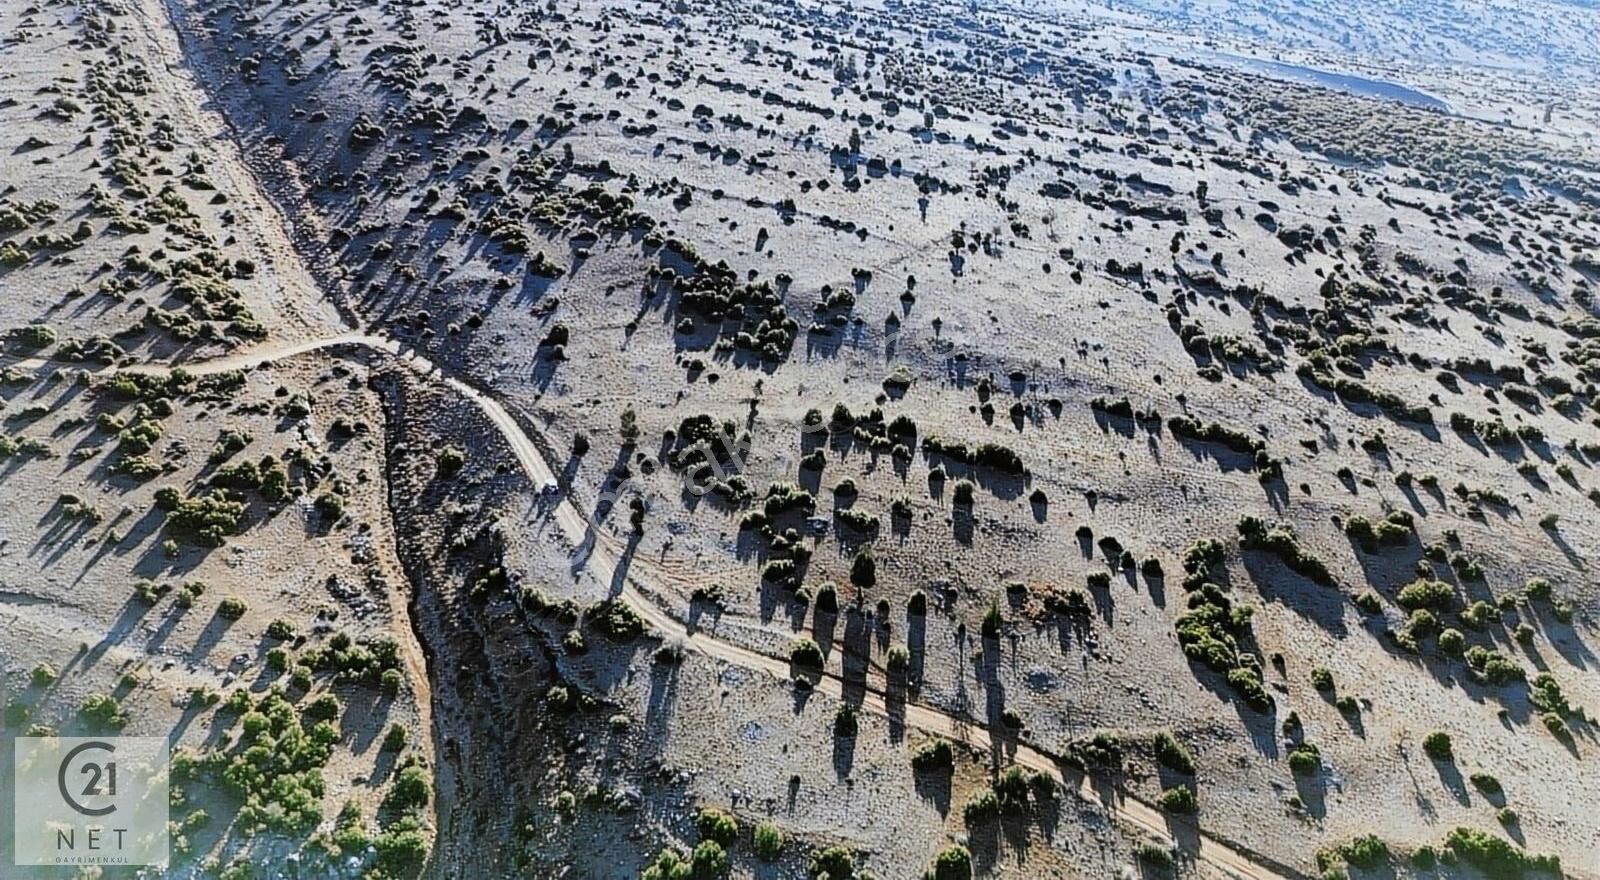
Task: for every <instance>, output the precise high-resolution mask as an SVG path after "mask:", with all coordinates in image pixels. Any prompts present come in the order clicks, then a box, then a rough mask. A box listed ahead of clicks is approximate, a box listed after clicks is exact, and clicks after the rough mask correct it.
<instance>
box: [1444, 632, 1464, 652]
mask: <svg viewBox="0 0 1600 880" xmlns="http://www.w3.org/2000/svg"><path fill="white" fill-rule="evenodd" d="M1466 649H1467V637H1466V636H1464V635H1462V634H1461V630H1459V629H1446V630H1443V631H1442V632H1440V633H1439V653H1441V654H1444V655H1445V656H1446V657H1460V656H1461V655H1462V654H1463V653H1464V652H1465V651H1466Z"/></svg>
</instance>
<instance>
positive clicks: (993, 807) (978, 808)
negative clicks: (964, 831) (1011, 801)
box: [961, 788, 1000, 827]
mask: <svg viewBox="0 0 1600 880" xmlns="http://www.w3.org/2000/svg"><path fill="white" fill-rule="evenodd" d="M999 815H1000V798H999V796H998V795H996V794H995V793H994V789H992V788H986V789H984V790H983V791H980V792H978V793H977V794H976V795H973V797H972V799H971V800H969V801H967V804H966V806H964V807H962V808H961V817H962V818H963V819H965V820H966V823H967V825H968V827H971V826H975V825H982V824H985V823H987V822H992V821H994V820H995V819H996V818H997V817H999Z"/></svg>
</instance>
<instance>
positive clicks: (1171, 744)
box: [1155, 731, 1195, 776]
mask: <svg viewBox="0 0 1600 880" xmlns="http://www.w3.org/2000/svg"><path fill="white" fill-rule="evenodd" d="M1155 749H1156V760H1157V761H1160V762H1161V766H1163V767H1166V768H1167V769H1169V770H1175V771H1177V772H1179V773H1185V774H1188V775H1191V776H1192V775H1194V770H1195V767H1194V756H1193V755H1191V754H1190V753H1189V750H1188V749H1186V748H1184V746H1183V743H1181V742H1178V738H1177V737H1175V736H1173V735H1172V734H1170V733H1167V732H1165V731H1163V732H1161V733H1158V734H1156V741H1155Z"/></svg>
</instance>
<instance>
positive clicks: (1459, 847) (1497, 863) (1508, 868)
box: [1445, 828, 1561, 877]
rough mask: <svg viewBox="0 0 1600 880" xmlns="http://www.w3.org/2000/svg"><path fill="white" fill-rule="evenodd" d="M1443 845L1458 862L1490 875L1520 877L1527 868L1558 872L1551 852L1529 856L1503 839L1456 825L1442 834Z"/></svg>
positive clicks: (1559, 868) (1557, 859) (1558, 867)
mask: <svg viewBox="0 0 1600 880" xmlns="http://www.w3.org/2000/svg"><path fill="white" fill-rule="evenodd" d="M1445 846H1446V847H1447V848H1448V849H1449V850H1450V851H1451V852H1453V853H1455V855H1456V857H1457V858H1459V859H1460V860H1461V861H1463V862H1466V863H1467V864H1469V865H1471V866H1473V867H1474V868H1477V869H1478V870H1480V871H1482V872H1483V873H1484V874H1486V875H1488V876H1490V877H1521V876H1523V875H1524V874H1526V873H1528V872H1530V871H1542V872H1546V873H1550V874H1555V875H1558V876H1559V875H1560V873H1561V860H1560V859H1559V858H1558V857H1556V856H1553V855H1543V856H1541V855H1530V854H1528V853H1524V852H1523V851H1521V850H1519V849H1517V848H1516V847H1515V846H1513V845H1512V844H1511V842H1510V841H1507V840H1506V839H1504V838H1501V837H1496V836H1495V835H1493V834H1490V833H1489V832H1487V831H1478V830H1474V829H1471V828H1456V829H1454V830H1452V831H1451V832H1450V833H1449V834H1448V835H1446V836H1445Z"/></svg>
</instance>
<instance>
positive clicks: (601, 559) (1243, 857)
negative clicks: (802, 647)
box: [12, 332, 1304, 880]
mask: <svg viewBox="0 0 1600 880" xmlns="http://www.w3.org/2000/svg"><path fill="white" fill-rule="evenodd" d="M341 348H347V349H366V350H369V351H374V352H378V353H381V354H384V355H388V356H392V357H393V358H395V359H396V360H397V361H398V362H400V363H402V364H405V365H406V366H408V367H410V368H411V369H412V370H413V371H415V372H416V373H417V374H418V375H420V376H421V377H422V378H424V379H426V380H428V381H433V382H440V383H443V384H444V385H446V386H448V387H450V388H452V389H454V390H456V391H457V392H459V393H461V394H462V395H464V396H466V397H467V398H468V399H469V400H471V401H472V402H473V403H474V405H476V406H477V407H478V408H479V409H480V410H481V411H482V412H483V414H484V415H485V416H487V417H488V418H489V420H490V421H491V422H493V423H494V425H495V427H496V428H497V429H498V430H499V431H500V433H501V435H502V436H504V437H505V439H506V442H507V444H509V446H510V447H511V451H512V452H513V454H515V455H516V457H517V462H518V464H519V465H520V466H521V468H522V471H523V473H524V474H526V475H527V477H528V479H529V480H531V481H532V482H533V484H534V485H535V486H541V485H544V484H545V483H546V482H547V481H555V480H556V475H555V472H554V470H552V468H551V467H550V464H549V462H547V461H546V460H545V458H544V456H543V455H542V454H541V453H540V452H539V448H538V446H536V445H535V444H534V442H533V440H532V439H531V438H529V436H528V434H527V433H526V431H525V430H524V429H523V427H522V426H521V425H520V424H519V423H518V422H517V420H516V419H515V418H513V417H512V415H511V414H510V413H509V412H507V411H506V409H505V407H503V406H501V405H500V403H498V402H497V401H495V400H494V399H493V398H492V397H490V396H488V395H486V394H484V393H483V392H482V391H479V390H478V389H477V388H474V387H473V386H471V385H469V384H467V383H466V382H463V381H461V380H460V379H457V378H455V377H453V376H449V375H446V374H445V373H444V372H443V371H442V370H440V368H439V367H438V366H437V365H435V364H434V363H433V362H432V361H430V360H429V359H428V358H426V357H424V356H423V355H421V354H419V353H417V352H416V351H414V350H412V349H408V348H406V347H405V346H403V345H401V344H400V343H399V342H397V341H395V340H394V339H391V338H389V337H387V336H382V335H376V334H371V333H360V332H348V333H340V334H336V335H333V336H326V337H323V338H320V339H307V340H301V341H286V342H282V343H277V344H269V345H265V346H262V347H260V348H256V349H252V350H250V351H246V352H240V353H235V354H229V355H224V356H222V357H217V358H212V359H209V360H204V361H196V362H192V363H185V364H172V365H168V364H155V363H146V364H138V365H133V366H129V367H126V368H123V369H122V371H123V372H128V373H138V374H144V375H158V376H159V375H168V374H171V373H172V372H173V371H175V370H179V369H182V370H184V371H185V372H187V373H189V374H190V375H193V376H205V375H212V374H216V373H224V372H228V371H230V370H252V369H255V368H257V367H261V366H264V365H267V364H270V363H272V362H274V361H279V360H284V359H286V358H291V357H295V356H298V355H305V354H311V353H314V352H327V351H329V350H337V349H341ZM49 363H50V362H49V361H47V360H44V359H39V358H35V359H29V360H22V361H14V362H13V364H12V365H13V366H16V367H19V368H22V369H25V370H37V369H41V368H44V367H46V366H48V365H49ZM103 372H104V373H110V372H114V370H112V369H107V370H105V371H103ZM550 514H551V515H552V516H553V517H554V519H555V522H556V524H557V525H558V526H559V527H560V528H561V530H562V533H563V534H564V535H565V536H566V537H567V540H568V541H569V542H570V543H571V544H572V546H573V547H575V548H579V549H580V550H581V549H582V548H584V546H585V544H586V542H587V543H588V545H589V556H588V558H587V560H586V561H585V563H584V564H585V565H586V566H587V567H589V568H590V569H591V573H592V574H593V575H595V576H596V577H598V578H600V579H601V581H602V582H603V583H615V582H616V580H617V569H618V566H619V561H618V560H619V558H620V552H619V544H620V542H619V541H618V540H617V539H616V538H615V537H613V536H612V535H610V534H609V533H607V532H606V531H605V530H603V529H591V528H590V524H589V520H588V518H587V517H585V516H584V514H583V513H582V512H581V511H579V510H578V508H577V507H576V506H575V505H574V504H573V503H572V501H571V500H570V499H569V498H566V497H563V498H562V499H561V500H560V501H559V502H558V503H557V504H556V505H554V507H553V508H552V509H551V511H550ZM634 567H641V568H644V569H647V570H648V569H651V568H653V567H654V563H652V562H651V561H649V560H644V559H635V560H633V561H632V562H631V564H630V566H629V569H628V571H627V572H625V574H624V577H623V578H622V587H621V591H620V596H621V598H622V599H623V600H624V601H626V602H627V603H628V605H629V606H631V607H632V608H633V609H634V611H636V612H637V613H638V614H639V616H640V617H642V618H643V619H644V620H645V621H647V622H648V623H649V624H650V626H651V627H652V628H653V629H654V630H655V631H656V633H657V634H659V635H660V636H662V637H663V638H666V639H670V640H675V641H677V642H678V643H680V644H682V645H683V646H685V647H686V648H689V649H692V650H695V651H699V652H700V653H702V654H705V655H706V656H708V657H712V658H714V659H716V660H719V661H722V662H724V663H728V664H731V665H734V666H740V667H744V668H747V669H755V670H761V671H763V672H766V673H768V674H770V675H772V676H774V677H776V678H780V679H783V678H789V677H791V676H792V675H793V673H794V670H793V669H791V667H790V665H789V662H788V661H787V660H786V659H780V658H777V657H772V656H770V655H767V654H763V653H760V652H758V651H753V650H750V649H749V648H746V647H744V646H742V645H737V644H734V643H731V642H727V641H724V640H722V639H719V638H717V637H716V636H715V635H711V634H708V633H706V632H705V631H703V630H698V629H695V630H691V629H690V628H689V627H687V626H685V624H684V623H683V621H682V620H681V619H680V618H679V617H678V616H677V615H675V614H674V613H672V612H671V611H670V610H668V609H667V608H664V607H663V606H662V605H661V604H660V603H659V602H657V601H656V600H655V599H653V598H651V597H650V596H647V595H646V594H645V593H644V592H642V591H641V590H640V588H639V586H638V583H637V582H636V580H635V576H634V574H633V573H632V570H633V568H634ZM838 665H839V664H838V662H837V661H830V665H829V668H828V669H827V670H825V671H824V672H823V673H822V674H821V675H820V676H818V677H816V678H815V685H814V687H815V690H817V691H820V692H822V693H825V694H827V695H829V696H831V697H834V698H836V699H842V698H843V696H844V687H845V684H844V680H843V679H842V678H841V677H840V673H839V671H838ZM856 690H857V691H859V690H860V688H859V685H858V686H857V687H856ZM861 708H862V709H863V710H865V711H869V712H873V713H875V714H877V715H881V716H884V717H888V716H889V715H890V714H891V707H890V705H889V702H888V700H887V698H886V696H885V694H884V692H883V691H882V690H880V689H875V688H873V687H868V688H867V689H866V691H865V694H864V695H863V696H862V703H861ZM893 711H894V712H896V713H900V714H902V715H903V720H904V722H905V724H906V725H907V726H910V727H915V728H917V729H919V730H922V731H925V732H927V733H930V734H934V735H937V736H941V737H945V738H947V739H950V740H952V741H954V742H959V743H963V744H965V745H967V746H969V747H970V748H973V749H976V750H978V751H980V752H986V753H987V752H991V751H992V750H999V751H1003V752H1005V753H1006V755H1007V756H1008V758H1009V760H1010V761H1011V762H1013V763H1016V764H1020V765H1022V766H1024V767H1027V768H1028V769H1030V770H1035V771H1039V772H1042V773H1047V774H1049V775H1050V776H1052V777H1053V778H1055V779H1056V780H1058V781H1060V782H1061V783H1063V784H1065V785H1068V786H1071V787H1075V788H1076V789H1077V791H1078V794H1079V795H1080V796H1081V797H1082V798H1083V799H1085V800H1087V801H1091V802H1095V803H1099V804H1101V805H1102V806H1104V807H1105V809H1107V810H1108V811H1109V812H1111V813H1112V814H1113V815H1115V816H1116V817H1117V818H1118V819H1121V820H1122V821H1123V822H1125V823H1127V824H1129V825H1132V826H1134V827H1136V828H1139V829H1141V830H1143V831H1145V832H1146V833H1148V834H1151V835H1153V836H1156V837H1158V838H1161V839H1165V840H1171V839H1172V834H1171V833H1170V832H1169V830H1168V828H1169V824H1170V823H1180V824H1182V825H1183V826H1185V831H1186V833H1188V834H1190V835H1193V838H1194V839H1195V840H1196V841H1197V846H1196V847H1195V848H1194V851H1193V853H1192V855H1193V857H1194V858H1195V860H1196V861H1198V862H1200V863H1203V864H1205V865H1207V866H1209V867H1211V868H1214V869H1216V870H1219V871H1221V872H1223V874H1224V875H1225V876H1230V877H1238V878H1251V880H1287V878H1290V877H1302V876H1304V875H1302V874H1301V873H1299V872H1298V871H1295V870H1294V869H1292V868H1288V867H1286V866H1267V865H1264V864H1262V862H1261V861H1260V860H1259V859H1258V858H1256V857H1252V856H1250V855H1247V854H1245V853H1243V852H1241V851H1239V850H1238V849H1235V848H1234V847H1232V846H1229V845H1228V844H1226V843H1223V842H1222V841H1219V840H1217V839H1215V838H1213V837H1211V836H1210V835H1208V834H1207V833H1205V832H1204V831H1201V830H1199V829H1198V828H1197V827H1195V826H1194V824H1193V822H1192V821H1191V820H1188V819H1185V818H1181V817H1169V816H1167V815H1166V814H1165V813H1162V812H1161V811H1160V810H1158V809H1156V808H1155V807H1153V806H1151V805H1150V804H1148V803H1145V802H1144V801H1141V800H1138V799H1137V798H1134V797H1131V796H1129V795H1127V794H1126V793H1125V792H1118V793H1117V794H1116V795H1114V796H1113V797H1112V798H1111V799H1110V800H1109V801H1107V799H1106V798H1104V797H1102V795H1101V793H1100V791H1097V790H1096V788H1095V786H1094V785H1093V783H1092V781H1091V780H1089V779H1087V778H1080V777H1079V776H1078V775H1077V774H1076V773H1072V774H1068V773H1065V772H1063V769H1062V765H1061V762H1060V761H1059V760H1058V759H1057V758H1056V757H1054V756H1051V755H1049V754H1047V753H1045V752H1043V751H1041V750H1039V749H1037V748H1034V747H1032V746H1029V745H1026V744H1024V743H1020V742H1014V741H1011V740H1009V739H1008V740H1007V741H1005V742H1004V743H1000V744H997V743H996V742H995V741H994V740H993V739H992V738H991V737H990V735H989V731H988V730H986V729H985V728H984V727H983V726H982V725H981V724H980V723H978V722H976V721H973V720H968V719H963V718H958V717H956V716H953V715H949V714H946V713H944V712H942V711H939V710H938V709H934V708H931V707H928V706H922V705H917V704H913V703H906V704H905V705H904V706H900V705H896V706H894V707H893Z"/></svg>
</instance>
